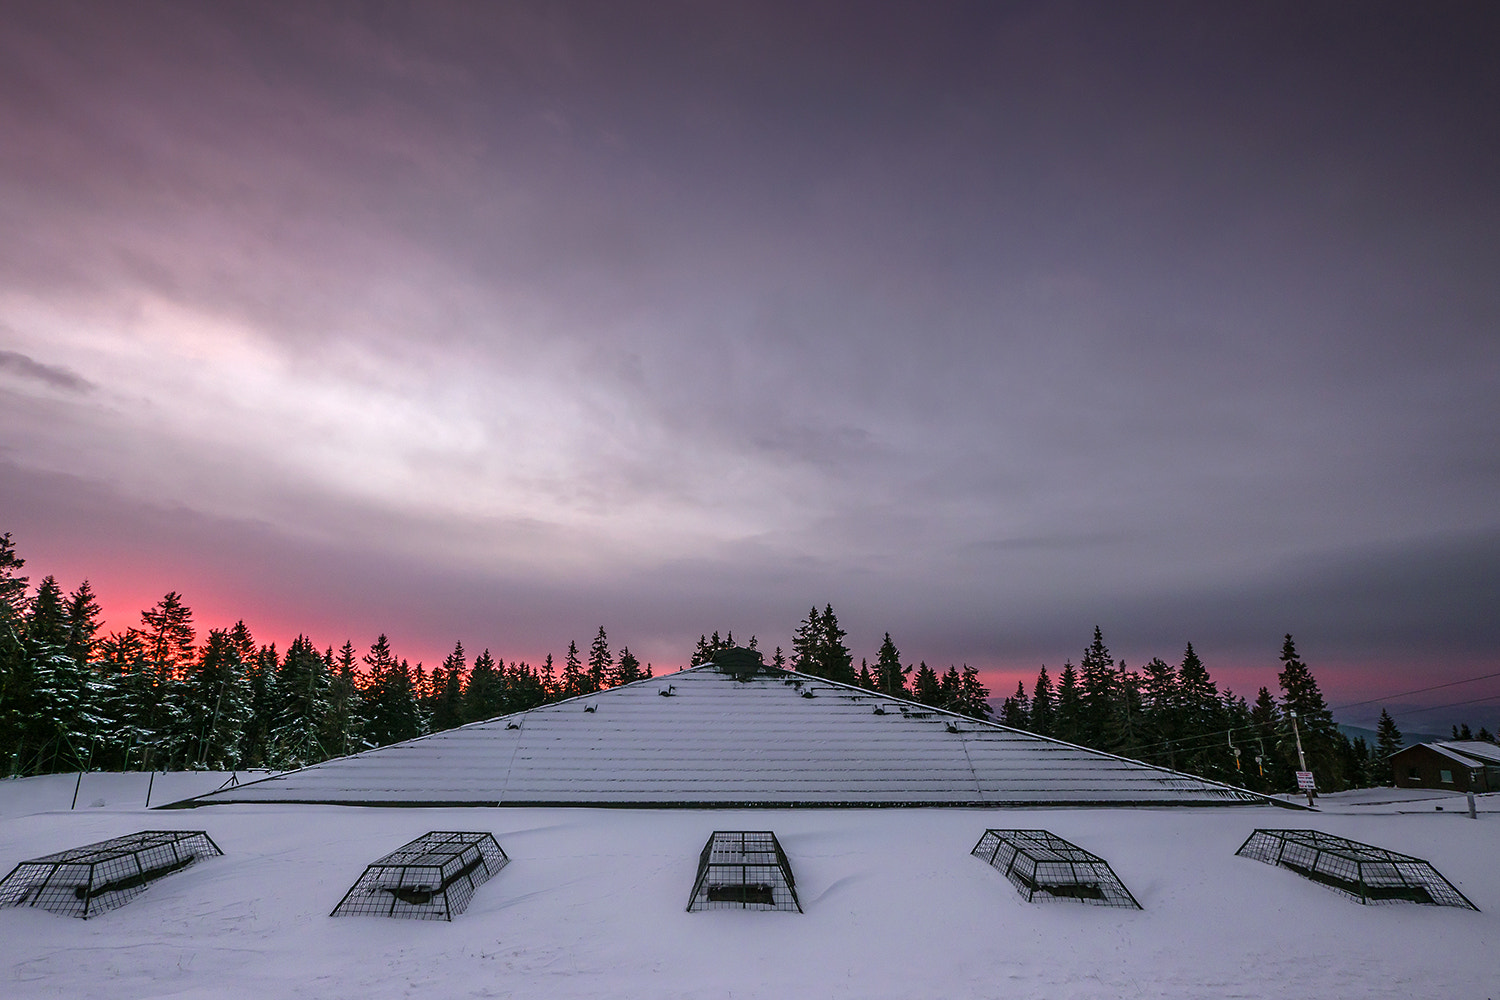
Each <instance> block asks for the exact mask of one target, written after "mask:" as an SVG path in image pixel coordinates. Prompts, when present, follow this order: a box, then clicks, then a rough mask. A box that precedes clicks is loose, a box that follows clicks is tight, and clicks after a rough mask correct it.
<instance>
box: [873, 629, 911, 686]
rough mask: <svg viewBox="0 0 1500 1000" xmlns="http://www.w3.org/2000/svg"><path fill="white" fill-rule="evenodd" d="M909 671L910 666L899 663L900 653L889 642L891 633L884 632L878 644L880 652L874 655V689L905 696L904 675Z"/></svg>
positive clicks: (893, 644) (894, 645)
mask: <svg viewBox="0 0 1500 1000" xmlns="http://www.w3.org/2000/svg"><path fill="white" fill-rule="evenodd" d="M910 673H911V667H903V666H902V665H901V653H900V651H899V650H897V649H896V644H895V643H893V642H891V634H890V633H889V632H887V633H886V634H885V640H884V641H883V642H881V644H880V652H879V654H877V655H876V657H875V686H876V689H877V690H879V691H881V692H883V693H885V694H888V695H893V696H895V697H897V698H905V697H906V696H907V694H908V692H907V690H906V677H907V675H908V674H910Z"/></svg>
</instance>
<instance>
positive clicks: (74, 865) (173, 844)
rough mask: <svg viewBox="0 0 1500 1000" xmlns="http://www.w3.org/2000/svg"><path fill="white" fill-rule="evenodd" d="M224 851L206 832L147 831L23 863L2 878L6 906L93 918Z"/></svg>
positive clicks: (0, 885)
mask: <svg viewBox="0 0 1500 1000" xmlns="http://www.w3.org/2000/svg"><path fill="white" fill-rule="evenodd" d="M223 853H224V852H223V851H221V850H219V845H217V844H215V843H214V842H213V840H211V839H210V838H209V836H208V834H206V833H204V832H203V831H202V830H143V831H141V832H140V833H132V834H130V835H129V836H125V837H116V838H114V839H113V840H101V841H100V842H99V843H97V844H89V845H87V846H86V847H75V848H73V849H72V850H70V851H60V852H58V853H57V854H49V855H47V856H46V857H43V858H35V859H33V860H31V861H23V862H21V863H20V864H18V865H16V867H15V868H14V869H12V871H11V873H10V874H9V875H7V876H5V879H4V881H0V906H40V907H41V908H42V909H44V910H51V911H52V912H53V913H61V914H64V915H66V916H70V917H83V918H84V919H88V918H89V917H92V916H94V915H96V914H99V913H103V912H104V911H105V910H112V909H114V908H115V907H117V906H124V905H125V904H126V903H128V902H130V901H131V900H132V899H134V898H135V897H136V896H139V895H140V894H141V893H143V892H145V891H146V887H147V886H148V885H150V884H151V883H152V882H155V881H156V880H157V879H159V878H164V877H166V876H168V875H171V874H172V873H173V872H176V871H181V870H182V869H184V868H186V867H187V866H188V865H190V864H192V863H193V862H194V861H197V860H198V859H199V858H209V857H216V856H218V855H221V854H223Z"/></svg>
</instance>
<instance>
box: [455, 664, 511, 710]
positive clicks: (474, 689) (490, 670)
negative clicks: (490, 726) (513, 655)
mask: <svg viewBox="0 0 1500 1000" xmlns="http://www.w3.org/2000/svg"><path fill="white" fill-rule="evenodd" d="M504 670H505V661H504V660H501V665H500V667H499V669H496V667H495V660H494V658H493V657H492V656H490V651H489V650H488V649H486V650H485V651H484V652H483V653H480V654H479V655H478V656H477V657H475V658H474V667H473V669H472V670H470V671H469V683H468V684H467V685H465V687H464V721H466V722H477V721H479V720H481V719H493V718H494V717H495V716H497V715H501V714H504V712H505V677H504V674H503V671H504Z"/></svg>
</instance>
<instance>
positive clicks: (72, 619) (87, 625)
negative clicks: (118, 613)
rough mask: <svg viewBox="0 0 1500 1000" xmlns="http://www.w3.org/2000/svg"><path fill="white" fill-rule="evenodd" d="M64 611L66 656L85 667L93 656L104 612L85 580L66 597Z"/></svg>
mask: <svg viewBox="0 0 1500 1000" xmlns="http://www.w3.org/2000/svg"><path fill="white" fill-rule="evenodd" d="M64 610H65V616H66V618H67V622H68V640H67V644H66V648H67V651H68V655H69V656H71V657H72V658H73V659H74V660H75V661H76V662H77V663H78V664H79V665H80V666H86V665H88V663H89V662H90V661H91V660H92V658H93V655H94V638H95V636H97V635H98V634H99V616H100V615H101V614H103V611H104V609H103V608H101V607H100V606H99V601H98V599H97V598H96V597H95V596H94V589H93V588H92V587H91V586H89V582H88V581H87V580H84V581H83V582H82V583H80V584H79V585H78V589H77V590H75V591H73V593H72V594H70V595H68V600H67V604H66V605H65V608H64Z"/></svg>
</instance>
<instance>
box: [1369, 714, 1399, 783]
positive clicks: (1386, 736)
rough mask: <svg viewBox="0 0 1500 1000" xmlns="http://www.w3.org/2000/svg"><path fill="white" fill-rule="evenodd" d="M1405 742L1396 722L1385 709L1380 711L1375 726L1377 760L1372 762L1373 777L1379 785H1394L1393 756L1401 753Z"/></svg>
mask: <svg viewBox="0 0 1500 1000" xmlns="http://www.w3.org/2000/svg"><path fill="white" fill-rule="evenodd" d="M1403 744H1404V741H1403V739H1402V737H1401V730H1400V729H1398V728H1396V720H1395V719H1393V718H1391V714H1390V713H1389V712H1387V711H1386V710H1385V709H1383V708H1382V709H1381V710H1380V721H1379V722H1377V723H1376V724H1375V759H1374V760H1373V761H1372V762H1371V764H1372V766H1371V770H1372V772H1373V773H1372V774H1371V777H1372V778H1373V779H1374V780H1375V782H1376V783H1377V784H1381V785H1394V784H1395V783H1396V774H1395V772H1394V771H1393V770H1392V769H1391V755H1392V754H1395V753H1397V752H1399V751H1400V750H1401V747H1402V746H1403Z"/></svg>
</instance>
